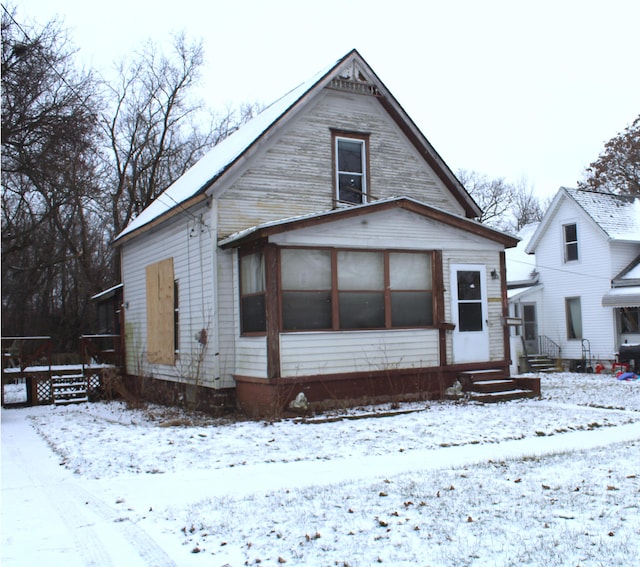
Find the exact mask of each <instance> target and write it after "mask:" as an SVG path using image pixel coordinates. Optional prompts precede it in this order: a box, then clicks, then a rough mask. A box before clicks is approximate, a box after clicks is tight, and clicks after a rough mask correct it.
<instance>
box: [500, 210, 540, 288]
mask: <svg viewBox="0 0 640 567" xmlns="http://www.w3.org/2000/svg"><path fill="white" fill-rule="evenodd" d="M539 224H540V223H537V222H532V223H530V224H527V225H525V226H524V227H522V228H521V229H520V231H519V232H518V234H517V236H518V238H519V239H520V242H518V245H517V246H516V247H515V248H509V249H508V250H507V251H506V252H505V261H506V264H507V286H509V287H517V286H522V285H527V284H531V283H534V282H535V281H536V277H535V276H534V275H533V274H534V272H535V269H536V259H535V256H532V255H531V254H527V253H526V252H525V249H526V247H527V246H528V244H529V241H530V240H531V237H532V236H533V235H534V234H535V231H536V229H537V228H538V225H539Z"/></svg>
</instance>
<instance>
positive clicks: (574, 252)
mask: <svg viewBox="0 0 640 567" xmlns="http://www.w3.org/2000/svg"><path fill="white" fill-rule="evenodd" d="M566 255H567V260H566V261H567V262H571V261H573V260H577V259H578V243H577V242H571V243H569V244H567V247H566Z"/></svg>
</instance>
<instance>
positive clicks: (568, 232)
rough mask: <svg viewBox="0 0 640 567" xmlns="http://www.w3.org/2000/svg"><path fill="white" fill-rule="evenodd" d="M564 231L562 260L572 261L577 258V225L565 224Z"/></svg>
mask: <svg viewBox="0 0 640 567" xmlns="http://www.w3.org/2000/svg"><path fill="white" fill-rule="evenodd" d="M562 229H563V233H564V261H565V262H574V261H576V260H577V259H578V227H577V225H576V224H575V223H573V224H565V225H564V226H563V227H562Z"/></svg>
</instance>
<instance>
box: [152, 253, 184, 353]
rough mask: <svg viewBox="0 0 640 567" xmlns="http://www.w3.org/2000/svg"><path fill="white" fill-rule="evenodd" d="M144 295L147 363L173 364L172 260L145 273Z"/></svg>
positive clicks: (174, 296)
mask: <svg viewBox="0 0 640 567" xmlns="http://www.w3.org/2000/svg"><path fill="white" fill-rule="evenodd" d="M145 272H146V274H145V275H146V288H147V289H146V291H147V359H148V361H149V362H150V363H152V364H175V361H176V355H175V353H176V348H177V343H176V331H177V329H176V302H177V294H176V286H175V279H174V276H173V258H168V259H166V260H162V261H161V262H156V263H155V264H150V265H149V266H147V267H146V269H145Z"/></svg>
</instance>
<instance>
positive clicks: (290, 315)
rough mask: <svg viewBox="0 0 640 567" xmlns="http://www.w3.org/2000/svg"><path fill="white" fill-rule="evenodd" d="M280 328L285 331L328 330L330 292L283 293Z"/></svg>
mask: <svg viewBox="0 0 640 567" xmlns="http://www.w3.org/2000/svg"><path fill="white" fill-rule="evenodd" d="M282 326H283V328H284V329H285V330H286V331H295V330H305V329H330V328H331V292H329V291H316V292H310V291H302V292H301V291H287V292H283V293H282Z"/></svg>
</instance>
